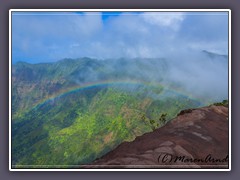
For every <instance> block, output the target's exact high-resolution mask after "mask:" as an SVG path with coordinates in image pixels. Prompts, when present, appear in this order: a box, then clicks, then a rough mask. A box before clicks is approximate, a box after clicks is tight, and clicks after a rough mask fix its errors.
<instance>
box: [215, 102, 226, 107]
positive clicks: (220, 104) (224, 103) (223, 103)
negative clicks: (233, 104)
mask: <svg viewBox="0 0 240 180" xmlns="http://www.w3.org/2000/svg"><path fill="white" fill-rule="evenodd" d="M213 105H215V106H226V107H227V106H228V100H223V101H222V102H217V103H213Z"/></svg>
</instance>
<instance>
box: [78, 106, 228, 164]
mask: <svg viewBox="0 0 240 180" xmlns="http://www.w3.org/2000/svg"><path fill="white" fill-rule="evenodd" d="M228 143H229V142H228V108H227V107H224V106H209V107H203V108H198V109H189V110H184V111H182V112H180V113H179V115H178V116H177V117H176V118H174V119H173V120H172V121H171V122H168V123H167V124H166V125H165V126H163V127H160V128H158V129H156V130H154V131H153V132H149V133H146V134H144V135H142V136H139V137H137V138H136V139H135V140H134V141H132V142H124V143H122V144H120V145H119V146H118V147H117V148H115V149H114V150H112V151H110V152H109V153H107V154H106V155H104V156H103V157H101V158H99V159H97V160H95V161H94V162H93V163H91V164H90V165H87V166H81V167H82V168H228V163H229V154H228ZM171 159H172V160H171ZM201 160H202V161H203V162H201ZM205 160H206V161H205ZM219 160H221V161H222V162H221V161H219Z"/></svg>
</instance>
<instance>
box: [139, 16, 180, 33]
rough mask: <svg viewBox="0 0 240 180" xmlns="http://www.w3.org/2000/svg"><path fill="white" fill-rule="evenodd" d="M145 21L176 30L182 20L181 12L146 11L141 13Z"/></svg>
mask: <svg viewBox="0 0 240 180" xmlns="http://www.w3.org/2000/svg"><path fill="white" fill-rule="evenodd" d="M142 16H143V18H144V20H145V21H146V22H147V23H150V24H153V25H156V26H160V27H169V28H171V29H175V30H177V29H178V28H179V26H180V24H181V22H182V21H183V20H184V13H183V12H160V13H159V12H158V13H156V12H146V13H143V14H142Z"/></svg>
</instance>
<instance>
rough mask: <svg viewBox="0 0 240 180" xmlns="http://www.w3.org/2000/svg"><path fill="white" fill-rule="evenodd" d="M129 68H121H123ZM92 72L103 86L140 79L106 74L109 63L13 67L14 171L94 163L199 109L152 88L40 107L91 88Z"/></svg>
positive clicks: (88, 94)
mask: <svg viewBox="0 0 240 180" xmlns="http://www.w3.org/2000/svg"><path fill="white" fill-rule="evenodd" d="M128 65H129V64H126V62H125V61H124V60H123V61H122V62H121V66H122V68H125V66H126V67H127V66H128ZM138 66H141V67H142V68H149V69H151V68H152V67H148V66H147V67H146V66H143V65H142V64H138ZM156 70H157V71H158V72H159V69H156ZM92 71H94V72H98V73H97V75H98V77H101V78H103V79H102V80H105V79H104V78H106V77H108V78H111V79H114V78H124V77H135V74H133V73H132V72H126V74H123V73H122V71H121V72H120V71H117V70H116V72H115V71H114V72H111V71H110V70H108V71H107V70H106V67H105V66H104V62H99V61H94V60H92V59H89V58H83V59H80V60H71V59H70V60H69V59H68V60H63V61H59V62H57V63H49V64H36V65H32V64H27V63H19V64H17V65H16V66H14V67H13V86H12V87H13V89H12V92H13V95H12V111H13V112H12V113H13V116H12V161H13V162H12V163H13V165H26V166H27V165H32V166H31V168H34V167H35V166H34V165H38V166H36V167H39V165H40V166H42V167H55V166H56V165H62V166H61V167H64V168H67V167H72V166H74V165H80V164H85V163H90V162H91V161H93V160H95V159H96V158H98V157H101V156H102V155H104V154H106V153H107V152H109V151H110V150H112V149H113V148H115V147H116V146H118V145H119V144H120V143H122V142H124V141H132V140H134V139H135V138H136V137H137V136H140V135H142V134H144V133H146V132H149V131H151V130H154V129H156V128H158V127H160V126H163V125H164V124H165V123H166V122H167V121H169V120H170V119H172V118H173V117H174V116H175V115H176V114H177V113H178V112H179V111H180V110H181V109H186V108H192V107H198V106H199V105H200V104H199V103H198V102H197V101H195V100H191V99H189V98H188V97H185V96H183V95H179V94H174V93H172V92H170V91H168V90H165V89H164V87H163V86H162V85H160V84H158V85H153V84H151V83H150V84H147V85H127V86H124V85H115V86H101V87H93V88H86V89H82V90H80V91H76V92H72V93H68V94H66V95H63V96H60V97H58V98H55V99H52V100H48V101H46V103H43V104H40V105H38V106H35V105H36V104H37V103H39V102H42V101H43V100H44V99H48V98H49V97H51V96H53V95H54V94H58V93H59V92H61V91H63V90H65V89H69V88H71V87H75V86H76V85H78V84H77V83H78V82H76V79H77V80H78V81H79V82H80V83H84V82H88V81H87V80H88V79H87V77H86V74H88V75H91V72H92ZM161 71H164V69H161ZM133 79H134V78H133ZM46 165H47V166H46ZM19 167H21V166H19ZM58 168H59V166H58Z"/></svg>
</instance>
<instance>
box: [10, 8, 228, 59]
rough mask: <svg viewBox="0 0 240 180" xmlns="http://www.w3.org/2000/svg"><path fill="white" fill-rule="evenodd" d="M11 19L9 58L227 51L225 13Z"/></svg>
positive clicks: (44, 14) (15, 16)
mask: <svg viewBox="0 0 240 180" xmlns="http://www.w3.org/2000/svg"><path fill="white" fill-rule="evenodd" d="M111 14H112V15H111ZM12 19H13V21H12V45H13V62H16V61H21V60H22V61H27V62H33V63H36V62H43V61H45V62H46V61H57V60H59V59H63V58H78V57H86V56H88V57H95V58H100V59H105V58H119V57H129V58H134V57H165V56H168V55H169V54H170V55H171V54H178V53H181V52H183V51H186V52H188V51H192V50H194V51H201V50H203V49H206V50H209V51H214V52H218V53H222V54H226V53H228V52H227V49H228V48H227V46H228V21H227V20H228V17H227V14H226V13H225V14H224V13H222V14H221V13H220V14H219V13H210V14H209V13H207V12H202V13H201V12H198V13H182V12H175V13H174V12H137V13H136V12H135V13H130V12H122V13H118V14H114V13H108V14H107V18H106V13H105V14H104V15H102V13H98V12H88V13H71V12H66V13H57V12H55V13H47V12H38V13H32V12H25V13H20V12H18V13H14V14H13V17H12Z"/></svg>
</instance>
